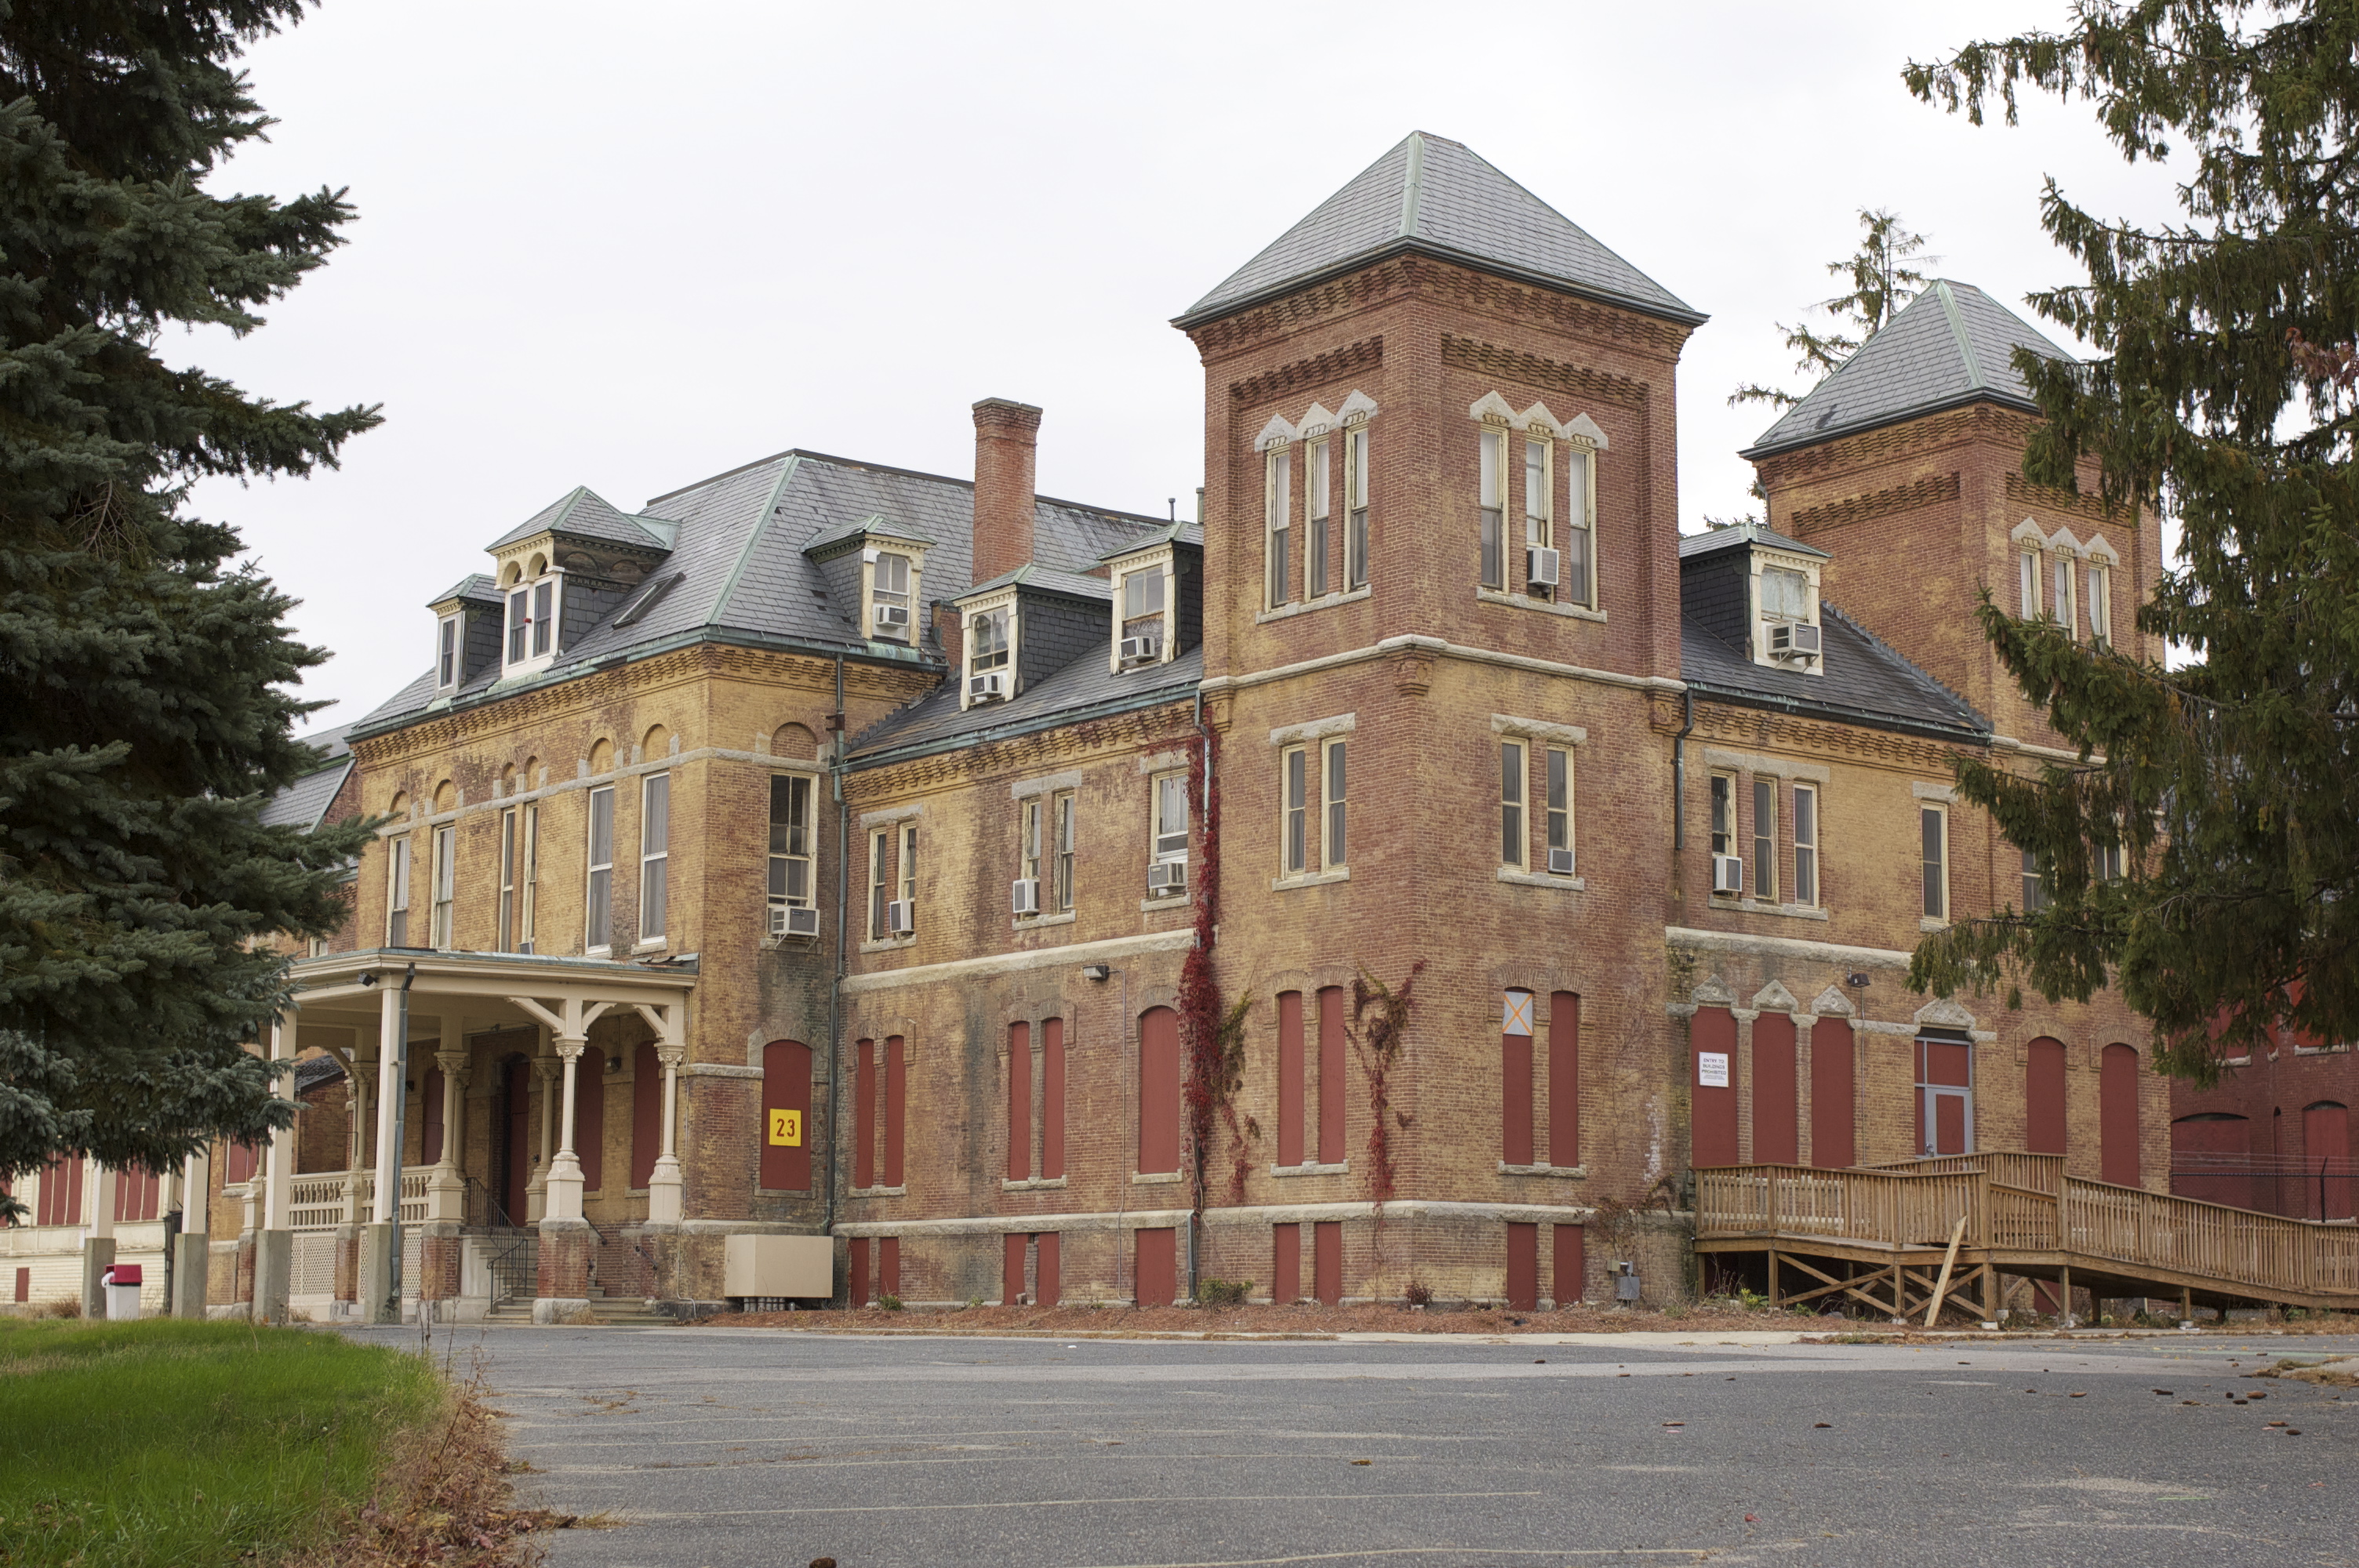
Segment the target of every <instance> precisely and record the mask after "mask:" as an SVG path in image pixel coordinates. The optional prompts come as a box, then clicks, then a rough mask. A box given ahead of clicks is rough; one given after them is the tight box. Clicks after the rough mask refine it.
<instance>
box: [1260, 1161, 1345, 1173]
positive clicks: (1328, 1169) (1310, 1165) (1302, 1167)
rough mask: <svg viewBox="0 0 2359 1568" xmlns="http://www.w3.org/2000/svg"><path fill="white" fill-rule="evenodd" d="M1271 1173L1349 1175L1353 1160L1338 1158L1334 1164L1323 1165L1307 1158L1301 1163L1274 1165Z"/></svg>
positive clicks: (1270, 1169) (1270, 1170)
mask: <svg viewBox="0 0 2359 1568" xmlns="http://www.w3.org/2000/svg"><path fill="white" fill-rule="evenodd" d="M1269 1173H1270V1174H1271V1175H1273V1176H1348V1175H1350V1174H1351V1173H1352V1162H1350V1161H1349V1160H1338V1161H1336V1162H1334V1163H1333V1164H1332V1165H1321V1164H1320V1163H1319V1162H1317V1161H1315V1160H1306V1161H1304V1162H1302V1163H1301V1164H1299V1165H1272V1166H1271V1167H1270V1168H1269Z"/></svg>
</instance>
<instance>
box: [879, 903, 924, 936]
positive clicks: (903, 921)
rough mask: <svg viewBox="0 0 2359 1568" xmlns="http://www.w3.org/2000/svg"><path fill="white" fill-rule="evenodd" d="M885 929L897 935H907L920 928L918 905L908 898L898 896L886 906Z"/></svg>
mask: <svg viewBox="0 0 2359 1568" xmlns="http://www.w3.org/2000/svg"><path fill="white" fill-rule="evenodd" d="M885 929H886V930H887V931H889V932H891V933H892V934H893V935H896V936H907V935H910V934H912V933H913V932H915V931H916V930H917V929H918V912H917V906H916V905H914V904H912V903H910V902H909V901H908V899H906V898H897V899H895V900H894V901H893V902H892V903H888V904H886V906H885Z"/></svg>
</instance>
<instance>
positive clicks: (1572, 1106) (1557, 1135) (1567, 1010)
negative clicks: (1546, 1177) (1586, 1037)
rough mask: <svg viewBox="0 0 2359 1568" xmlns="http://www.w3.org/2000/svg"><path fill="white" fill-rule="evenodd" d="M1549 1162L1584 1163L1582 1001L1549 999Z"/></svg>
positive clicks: (1563, 995)
mask: <svg viewBox="0 0 2359 1568" xmlns="http://www.w3.org/2000/svg"><path fill="white" fill-rule="evenodd" d="M1548 1092H1549V1164H1551V1165H1556V1166H1560V1167H1564V1168H1568V1169H1569V1168H1571V1167H1572V1166H1574V1165H1578V1164H1580V1163H1581V999H1580V998H1579V997H1577V996H1575V995H1573V993H1572V992H1571V991H1559V992H1557V993H1556V994H1555V995H1554V996H1552V997H1550V998H1549V1091H1548Z"/></svg>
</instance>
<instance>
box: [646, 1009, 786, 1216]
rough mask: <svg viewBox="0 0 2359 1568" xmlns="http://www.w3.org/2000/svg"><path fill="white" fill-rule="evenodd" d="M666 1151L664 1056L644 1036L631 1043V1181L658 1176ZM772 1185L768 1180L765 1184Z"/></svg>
mask: <svg viewBox="0 0 2359 1568" xmlns="http://www.w3.org/2000/svg"><path fill="white" fill-rule="evenodd" d="M769 1062H770V1052H769V1048H768V1047H767V1046H765V1047H764V1048H763V1051H762V1066H763V1071H762V1080H763V1081H762V1089H763V1096H762V1098H763V1099H764V1101H765V1102H766V1101H767V1100H768V1098H769V1087H770V1085H769V1076H770V1075H769ZM763 1120H764V1128H763V1133H764V1142H763V1150H762V1152H763V1155H764V1160H763V1163H764V1164H767V1163H768V1154H769V1147H768V1131H769V1129H768V1125H767V1123H768V1118H767V1117H765V1118H764V1119H763ZM662 1155H663V1059H662V1058H661V1057H660V1056H658V1055H657V1054H656V1043H655V1042H654V1041H652V1040H642V1041H640V1042H639V1043H638V1044H636V1045H634V1046H633V1047H631V1185H633V1186H634V1187H645V1186H646V1185H647V1184H648V1183H649V1182H651V1181H653V1180H655V1174H656V1161H657V1160H658V1159H660V1158H661V1157H662ZM763 1185H764V1186H767V1185H769V1184H768V1183H767V1182H765V1183H763Z"/></svg>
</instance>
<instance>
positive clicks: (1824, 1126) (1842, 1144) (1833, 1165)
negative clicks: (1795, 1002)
mask: <svg viewBox="0 0 2359 1568" xmlns="http://www.w3.org/2000/svg"><path fill="white" fill-rule="evenodd" d="M1852 1050H1853V1043H1852V1033H1851V1025H1850V1024H1848V1023H1845V1022H1843V1020H1842V1019H1840V1018H1821V1020H1819V1021H1818V1022H1816V1023H1814V1024H1812V1025H1810V1163H1811V1164H1813V1165H1816V1166H1818V1167H1819V1168H1820V1169H1821V1170H1825V1171H1840V1170H1842V1169H1843V1167H1844V1166H1846V1165H1849V1164H1852V1163H1853V1162H1855V1161H1856V1160H1858V1158H1859V1145H1858V1141H1857V1133H1856V1130H1855V1129H1856V1127H1857V1121H1856V1117H1857V1114H1858V1113H1857V1109H1856V1098H1855V1094H1856V1091H1855V1088H1854V1083H1853V1067H1854V1062H1853V1055H1852Z"/></svg>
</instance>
